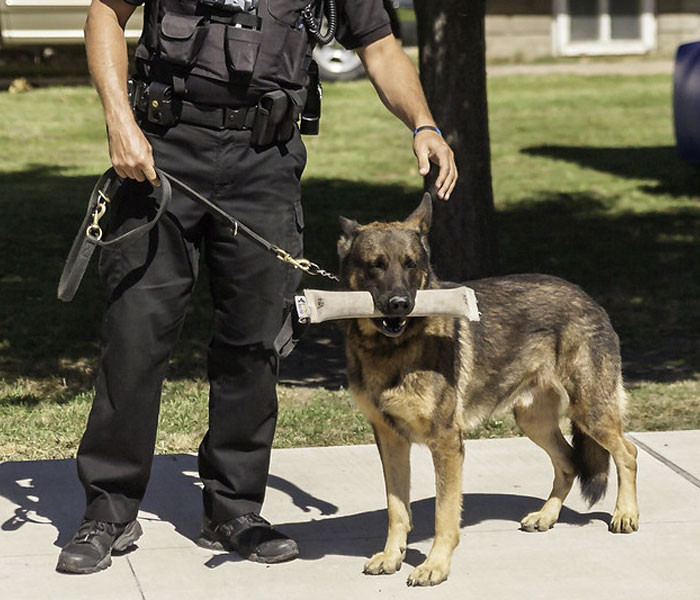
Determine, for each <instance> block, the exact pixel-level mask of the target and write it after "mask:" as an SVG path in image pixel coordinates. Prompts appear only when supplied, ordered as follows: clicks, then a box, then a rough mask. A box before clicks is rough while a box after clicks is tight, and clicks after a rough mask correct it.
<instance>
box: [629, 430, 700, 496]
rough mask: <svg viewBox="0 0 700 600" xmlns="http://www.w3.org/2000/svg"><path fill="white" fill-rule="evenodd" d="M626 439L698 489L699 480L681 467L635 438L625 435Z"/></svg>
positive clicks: (699, 486)
mask: <svg viewBox="0 0 700 600" xmlns="http://www.w3.org/2000/svg"><path fill="white" fill-rule="evenodd" d="M627 437H628V438H630V439H631V440H633V441H634V443H635V444H637V446H639V447H640V448H641V449H642V450H644V452H646V453H647V454H648V455H649V456H651V457H653V458H655V459H656V460H658V461H659V462H660V463H661V464H663V465H665V466H667V467H668V468H669V469H671V471H674V472H675V473H677V474H678V475H680V476H681V477H683V479H685V480H687V481H689V482H690V483H692V484H693V485H694V486H695V487H696V488H700V479H698V478H697V477H695V475H693V474H692V473H689V472H688V471H686V470H685V469H684V468H683V467H679V466H678V465H677V464H676V463H674V462H673V461H671V460H669V459H668V458H666V457H665V456H664V455H663V454H660V453H659V452H657V451H656V450H654V449H653V448H651V447H649V446H647V445H646V444H645V443H644V442H642V441H640V440H639V439H637V438H636V437H635V436H633V435H629V434H627Z"/></svg>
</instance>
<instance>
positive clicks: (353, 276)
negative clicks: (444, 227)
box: [338, 193, 434, 337]
mask: <svg viewBox="0 0 700 600" xmlns="http://www.w3.org/2000/svg"><path fill="white" fill-rule="evenodd" d="M432 210H433V204H432V199H431V196H430V194H427V193H426V194H425V195H424V196H423V200H422V202H421V203H420V205H419V206H418V208H417V209H416V210H415V211H413V213H412V214H411V216H409V217H408V218H407V219H406V220H405V221H400V222H399V221H397V222H393V223H370V224H369V225H360V224H359V223H358V222H357V221H354V220H351V219H346V218H345V217H340V226H341V228H342V230H343V234H342V235H341V236H340V239H339V240H338V256H339V257H340V279H341V285H343V286H344V287H345V288H346V289H349V290H352V291H358V290H364V291H368V292H370V293H371V294H372V298H373V299H374V305H375V306H376V308H377V310H379V311H380V312H381V313H382V314H383V315H385V317H384V318H379V319H372V323H373V324H374V326H375V327H376V328H377V329H378V330H379V331H380V332H381V333H383V334H384V335H386V336H388V337H397V336H399V335H401V334H402V333H403V332H404V330H405V328H406V326H407V321H408V319H406V318H405V317H406V315H408V313H410V312H411V311H412V310H413V306H414V303H415V299H416V292H417V291H418V290H421V289H426V288H428V287H430V285H431V283H432V282H433V280H434V275H433V272H432V270H431V268H430V249H429V246H428V231H429V229H430V221H431V218H432Z"/></svg>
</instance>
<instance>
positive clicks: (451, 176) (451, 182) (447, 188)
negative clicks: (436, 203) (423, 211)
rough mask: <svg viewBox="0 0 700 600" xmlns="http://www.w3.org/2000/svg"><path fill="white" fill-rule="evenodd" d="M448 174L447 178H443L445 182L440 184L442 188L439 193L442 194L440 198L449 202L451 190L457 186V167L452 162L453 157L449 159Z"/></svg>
mask: <svg viewBox="0 0 700 600" xmlns="http://www.w3.org/2000/svg"><path fill="white" fill-rule="evenodd" d="M449 165H450V168H449V172H448V174H447V176H446V177H445V180H444V181H443V183H442V186H441V188H440V193H441V194H442V196H441V197H442V198H444V199H445V200H449V198H450V195H451V194H452V190H454V188H455V185H456V184H457V177H458V173H457V165H456V164H455V162H454V156H450V157H449Z"/></svg>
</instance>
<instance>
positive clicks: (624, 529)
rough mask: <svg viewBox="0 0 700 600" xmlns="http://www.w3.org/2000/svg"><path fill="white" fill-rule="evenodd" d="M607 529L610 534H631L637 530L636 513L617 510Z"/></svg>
mask: <svg viewBox="0 0 700 600" xmlns="http://www.w3.org/2000/svg"><path fill="white" fill-rule="evenodd" d="M608 529H609V530H610V531H611V532H612V533H632V532H633V531H637V529H639V515H638V514H637V513H636V512H624V511H618V510H617V509H616V510H615V512H614V513H613V516H612V519H610V526H609V527H608Z"/></svg>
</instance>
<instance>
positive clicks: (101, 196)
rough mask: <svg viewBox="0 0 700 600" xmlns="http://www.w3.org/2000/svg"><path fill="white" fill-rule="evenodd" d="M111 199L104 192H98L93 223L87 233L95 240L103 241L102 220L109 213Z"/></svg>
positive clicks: (93, 212)
mask: <svg viewBox="0 0 700 600" xmlns="http://www.w3.org/2000/svg"><path fill="white" fill-rule="evenodd" d="M109 202H110V199H109V198H108V197H107V195H106V194H105V193H104V192H103V191H102V190H98V191H97V201H96V203H95V208H94V209H93V211H92V223H90V224H89V225H88V227H87V229H86V231H85V235H87V236H88V237H89V238H92V239H93V240H96V241H100V240H101V239H102V227H100V219H101V218H102V217H103V216H104V214H105V213H106V212H107V205H108V204H109Z"/></svg>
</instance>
